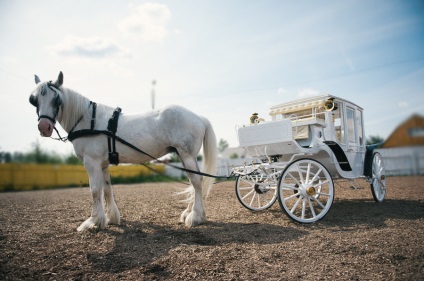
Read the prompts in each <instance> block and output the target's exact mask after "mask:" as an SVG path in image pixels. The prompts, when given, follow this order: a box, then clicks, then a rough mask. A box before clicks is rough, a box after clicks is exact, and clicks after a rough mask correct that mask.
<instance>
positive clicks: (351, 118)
mask: <svg viewBox="0 0 424 281" xmlns="http://www.w3.org/2000/svg"><path fill="white" fill-rule="evenodd" d="M355 131H356V130H355V111H354V110H353V109H352V108H349V107H348V108H347V137H348V139H349V143H356V134H355Z"/></svg>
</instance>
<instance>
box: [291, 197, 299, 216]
mask: <svg viewBox="0 0 424 281" xmlns="http://www.w3.org/2000/svg"><path fill="white" fill-rule="evenodd" d="M300 200H302V196H299V198H297V201H296V203H294V205H293V207H292V208H291V210H290V212H291V213H293V212H294V210H296V208H297V205H299V203H300Z"/></svg>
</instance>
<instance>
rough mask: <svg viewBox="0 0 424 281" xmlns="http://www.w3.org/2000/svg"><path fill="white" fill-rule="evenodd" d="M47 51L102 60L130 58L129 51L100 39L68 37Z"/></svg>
mask: <svg viewBox="0 0 424 281" xmlns="http://www.w3.org/2000/svg"><path fill="white" fill-rule="evenodd" d="M47 49H48V50H50V51H51V52H53V53H55V54H57V55H60V56H65V57H78V58H91V59H102V58H110V57H126V56H129V53H128V51H126V50H125V49H124V48H123V47H121V46H120V45H119V44H117V43H115V42H114V41H113V40H110V39H103V38H99V37H88V38H81V37H75V36H68V37H66V38H65V39H64V40H63V41H62V42H60V43H58V44H56V45H53V46H48V47H47Z"/></svg>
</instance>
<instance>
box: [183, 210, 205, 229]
mask: <svg viewBox="0 0 424 281" xmlns="http://www.w3.org/2000/svg"><path fill="white" fill-rule="evenodd" d="M205 221H206V219H204V218H202V216H199V215H198V214H196V212H190V213H189V214H188V215H187V217H186V219H185V225H186V226H187V227H193V226H196V225H200V224H202V223H204V222H205Z"/></svg>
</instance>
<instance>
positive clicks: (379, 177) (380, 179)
mask: <svg viewBox="0 0 424 281" xmlns="http://www.w3.org/2000/svg"><path fill="white" fill-rule="evenodd" d="M371 192H372V197H374V200H375V201H376V202H379V203H380V202H383V200H384V196H385V195H386V170H385V168H384V162H383V158H382V157H381V155H380V153H378V152H376V153H374V154H373V158H372V181H371Z"/></svg>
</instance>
